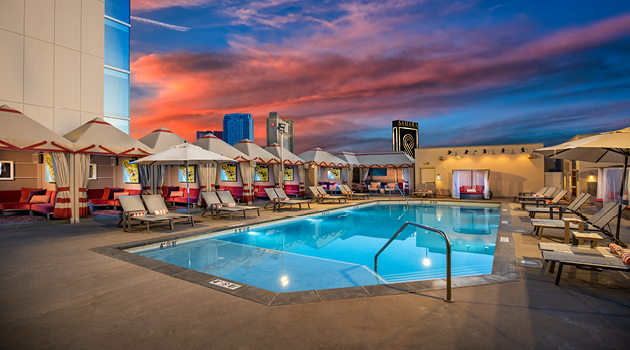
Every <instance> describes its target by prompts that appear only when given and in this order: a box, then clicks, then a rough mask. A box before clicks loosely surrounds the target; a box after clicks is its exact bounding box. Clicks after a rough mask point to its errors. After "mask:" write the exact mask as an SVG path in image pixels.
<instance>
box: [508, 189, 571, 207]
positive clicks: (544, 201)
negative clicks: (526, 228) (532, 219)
mask: <svg viewBox="0 0 630 350" xmlns="http://www.w3.org/2000/svg"><path fill="white" fill-rule="evenodd" d="M565 194H567V190H561V191H558V193H556V196H555V197H553V198H552V199H550V200H549V199H546V198H535V199H529V200H522V201H519V203H520V204H521V209H522V210H525V206H526V205H529V204H531V205H535V206H540V205H556V204H558V202H560V200H562V198H564V195H565ZM548 200H549V201H550V202H551V203H547V201H548Z"/></svg>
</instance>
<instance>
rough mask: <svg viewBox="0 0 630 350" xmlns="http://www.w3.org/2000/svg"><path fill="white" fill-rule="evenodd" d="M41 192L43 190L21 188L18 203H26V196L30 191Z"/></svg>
mask: <svg viewBox="0 0 630 350" xmlns="http://www.w3.org/2000/svg"><path fill="white" fill-rule="evenodd" d="M39 190H43V188H24V187H22V193H21V194H20V203H26V202H28V195H29V193H30V192H31V191H39Z"/></svg>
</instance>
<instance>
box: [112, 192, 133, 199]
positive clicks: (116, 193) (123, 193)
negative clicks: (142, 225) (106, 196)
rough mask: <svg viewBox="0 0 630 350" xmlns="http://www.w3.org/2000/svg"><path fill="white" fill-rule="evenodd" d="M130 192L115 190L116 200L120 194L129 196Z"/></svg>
mask: <svg viewBox="0 0 630 350" xmlns="http://www.w3.org/2000/svg"><path fill="white" fill-rule="evenodd" d="M128 195H129V192H114V200H116V199H118V197H120V196H128Z"/></svg>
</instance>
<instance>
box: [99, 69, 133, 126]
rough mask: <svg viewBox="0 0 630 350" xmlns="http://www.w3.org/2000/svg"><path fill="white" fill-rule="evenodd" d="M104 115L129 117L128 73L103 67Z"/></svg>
mask: <svg viewBox="0 0 630 350" xmlns="http://www.w3.org/2000/svg"><path fill="white" fill-rule="evenodd" d="M104 81H105V88H104V90H105V96H104V104H105V106H104V112H105V115H113V116H117V117H125V118H129V74H127V73H122V72H118V71H115V70H112V69H107V68H105V77H104Z"/></svg>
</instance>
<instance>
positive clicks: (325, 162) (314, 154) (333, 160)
mask: <svg viewBox="0 0 630 350" xmlns="http://www.w3.org/2000/svg"><path fill="white" fill-rule="evenodd" d="M299 157H300V158H302V160H304V162H306V163H308V164H312V165H317V166H322V167H346V166H348V163H347V162H346V161H345V160H341V159H339V158H337V157H335V156H333V155H332V154H330V153H328V152H326V151H324V150H323V149H321V148H319V147H317V148H313V149H312V150H310V151H307V152H304V153H302V154H300V155H299Z"/></svg>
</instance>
